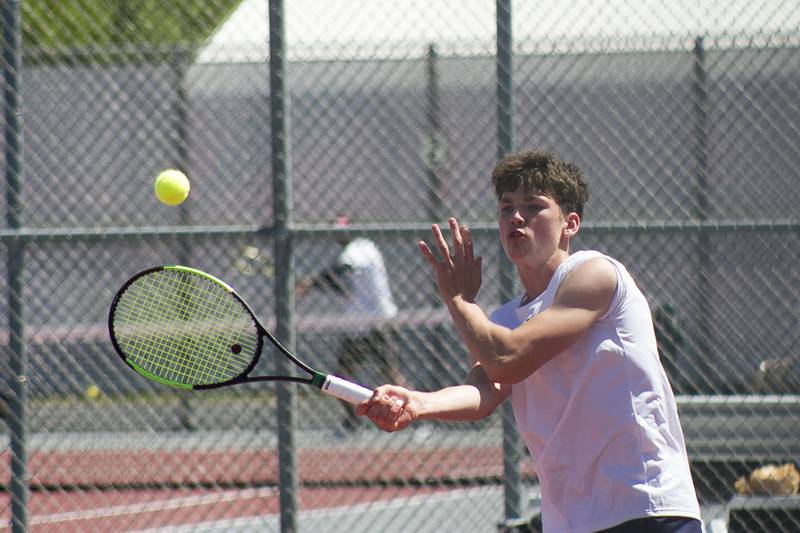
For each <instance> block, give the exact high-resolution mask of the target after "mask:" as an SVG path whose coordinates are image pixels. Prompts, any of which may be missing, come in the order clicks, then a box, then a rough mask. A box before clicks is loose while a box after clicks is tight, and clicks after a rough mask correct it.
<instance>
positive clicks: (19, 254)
mask: <svg viewBox="0 0 800 533" xmlns="http://www.w3.org/2000/svg"><path fill="white" fill-rule="evenodd" d="M20 8H21V6H20V2H19V1H16V0H10V1H8V2H3V3H2V10H3V11H2V20H3V87H4V91H3V102H4V107H5V132H4V138H5V147H6V150H5V158H6V203H7V206H8V212H7V213H6V221H7V223H8V227H9V229H11V230H12V231H15V230H19V229H20V228H21V227H22V215H23V208H24V206H23V205H22V185H23V174H22V117H21V114H22V98H21V95H20V90H21V85H22V72H21V67H22V60H21V58H22V37H21V27H22V24H21V12H20ZM24 269H25V243H24V241H21V240H18V241H17V240H15V241H13V242H11V243H10V244H9V246H8V312H9V316H8V327H9V348H10V351H11V361H10V368H11V376H10V380H11V383H10V387H11V391H10V392H11V394H10V397H9V399H8V403H9V411H10V412H9V420H8V427H9V430H10V433H11V435H10V447H11V458H10V462H11V531H12V532H15V533H17V532H19V533H22V532H24V531H26V530H27V528H28V465H27V463H28V453H27V439H26V434H27V416H26V407H27V375H26V374H27V367H28V362H27V354H26V351H25V299H24V297H23V290H24Z"/></svg>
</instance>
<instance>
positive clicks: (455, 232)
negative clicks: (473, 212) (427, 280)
mask: <svg viewBox="0 0 800 533" xmlns="http://www.w3.org/2000/svg"><path fill="white" fill-rule="evenodd" d="M447 222H448V224H449V226H450V233H451V235H452V237H453V243H452V249H451V248H450V246H448V244H447V241H446V240H445V238H444V235H443V234H442V230H441V228H439V225H438V224H434V225H433V226H432V228H431V230H432V231H433V240H434V242H435V243H436V247H437V248H438V249H439V254H440V256H441V259H439V258H438V257H437V256H436V255H435V254H434V253H433V251H432V250H431V249H430V247H429V246H428V244H427V243H426V242H425V241H420V242H419V249H420V251H421V252H422V255H423V256H425V259H427V260H428V263H430V265H431V266H432V267H433V270H434V272H435V273H436V283H437V284H438V286H439V294H440V295H441V297H442V299H443V300H444V301H445V302H447V301H449V300H451V299H452V298H455V297H457V296H460V297H461V298H463V299H464V300H466V301H468V302H473V301H475V297H476V296H477V295H478V290H479V289H480V288H481V281H482V280H481V261H482V258H481V257H475V253H474V250H473V244H472V233H471V232H470V230H469V228H468V227H467V226H466V225H464V224H462V225H459V223H458V221H457V220H456V219H455V218H450V219H448V221H447Z"/></svg>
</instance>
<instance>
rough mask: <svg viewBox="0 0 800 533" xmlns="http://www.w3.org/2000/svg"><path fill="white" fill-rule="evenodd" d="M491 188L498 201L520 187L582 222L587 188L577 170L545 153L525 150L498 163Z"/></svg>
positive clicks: (580, 172)
mask: <svg viewBox="0 0 800 533" xmlns="http://www.w3.org/2000/svg"><path fill="white" fill-rule="evenodd" d="M492 186H493V187H494V192H495V195H496V196H497V199H498V200H499V199H500V197H501V196H502V195H503V193H506V192H512V191H515V190H517V189H518V188H520V187H522V188H523V190H525V191H530V192H536V193H539V194H545V195H547V196H550V197H552V198H553V199H554V200H555V201H556V203H557V204H558V205H559V207H560V208H561V212H562V213H563V214H565V215H566V214H568V213H572V212H575V213H577V214H578V216H579V217H581V218H583V204H584V203H586V201H587V200H588V199H589V186H588V185H587V184H586V182H585V181H584V178H583V171H581V169H580V168H578V167H577V166H575V165H573V164H572V163H567V162H566V161H563V160H561V159H559V158H558V157H557V156H556V155H555V154H553V153H552V152H548V151H546V150H527V151H524V152H519V153H516V154H509V155H506V156H505V157H503V158H502V159H500V161H498V162H497V165H495V167H494V170H493V171H492Z"/></svg>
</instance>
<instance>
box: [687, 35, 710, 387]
mask: <svg viewBox="0 0 800 533" xmlns="http://www.w3.org/2000/svg"><path fill="white" fill-rule="evenodd" d="M692 56H693V62H694V80H693V84H692V96H693V104H694V105H693V110H694V120H695V122H694V135H695V142H694V147H693V150H694V151H693V154H692V155H693V165H694V168H693V171H694V194H695V199H696V204H695V205H696V207H695V216H696V217H697V220H698V221H699V222H701V223H702V222H705V221H706V220H708V209H709V204H708V171H707V166H708V126H707V124H708V70H707V66H706V50H705V44H704V41H703V37H697V39H696V40H695V45H694V50H693V53H692ZM710 246H711V237H710V236H709V234H708V232H707V231H705V230H701V231H700V232H699V233H698V235H697V261H698V268H697V300H696V301H697V305H698V310H697V329H698V331H697V333H696V337H695V338H696V339H697V341H696V342H697V344H696V346H697V352H696V353H697V356H698V357H697V358H696V360H697V365H698V366H699V367H700V370H701V373H702V375H703V376H708V377H710V376H713V375H715V373H714V371H713V370H712V369H711V365H710V364H709V357H711V353H710V351H711V349H710V346H711V341H710V339H711V335H712V332H711V325H710V317H711V313H712V308H713V306H712V304H711V300H710V294H709V289H710V287H711V272H712V271H713V268H712V265H711V250H710ZM710 385H711V386H712V390H709V391H707V392H713V387H714V384H710ZM697 386H698V387H700V386H702V384H701V383H698V384H697ZM694 392H704V391H694Z"/></svg>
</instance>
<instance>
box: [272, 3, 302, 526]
mask: <svg viewBox="0 0 800 533" xmlns="http://www.w3.org/2000/svg"><path fill="white" fill-rule="evenodd" d="M285 35H286V34H285V23H284V9H283V1H282V0H270V1H269V82H270V120H271V122H270V127H271V135H272V188H273V197H272V198H273V200H272V202H273V219H274V220H273V225H274V228H275V232H274V234H275V243H274V245H275V334H276V336H277V338H278V340H279V341H280V342H281V343H282V344H283V345H284V346H286V347H287V348H289V349H290V350H293V349H294V345H295V338H294V337H295V334H294V327H293V324H294V276H293V272H294V264H293V263H294V253H293V249H292V248H293V246H292V235H291V232H290V227H291V217H292V182H291V176H290V165H289V163H290V161H291V157H290V148H291V147H290V142H289V134H290V127H289V112H290V106H289V93H288V87H287V83H286V75H287V71H286V41H285ZM278 359H279V362H278V364H279V365H281V368H280V369H279V372H280V373H282V374H289V373H291V371H292V369H291V363H290V362H289V361H288V360H287V359H285V358H278ZM277 392H278V460H279V469H280V472H279V483H280V509H281V510H280V514H281V532H282V533H294V532H296V531H297V521H298V517H297V487H298V472H297V449H296V445H295V429H296V411H297V409H296V407H297V396H296V393H295V387H293V386H291V384H286V383H278V384H277Z"/></svg>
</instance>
